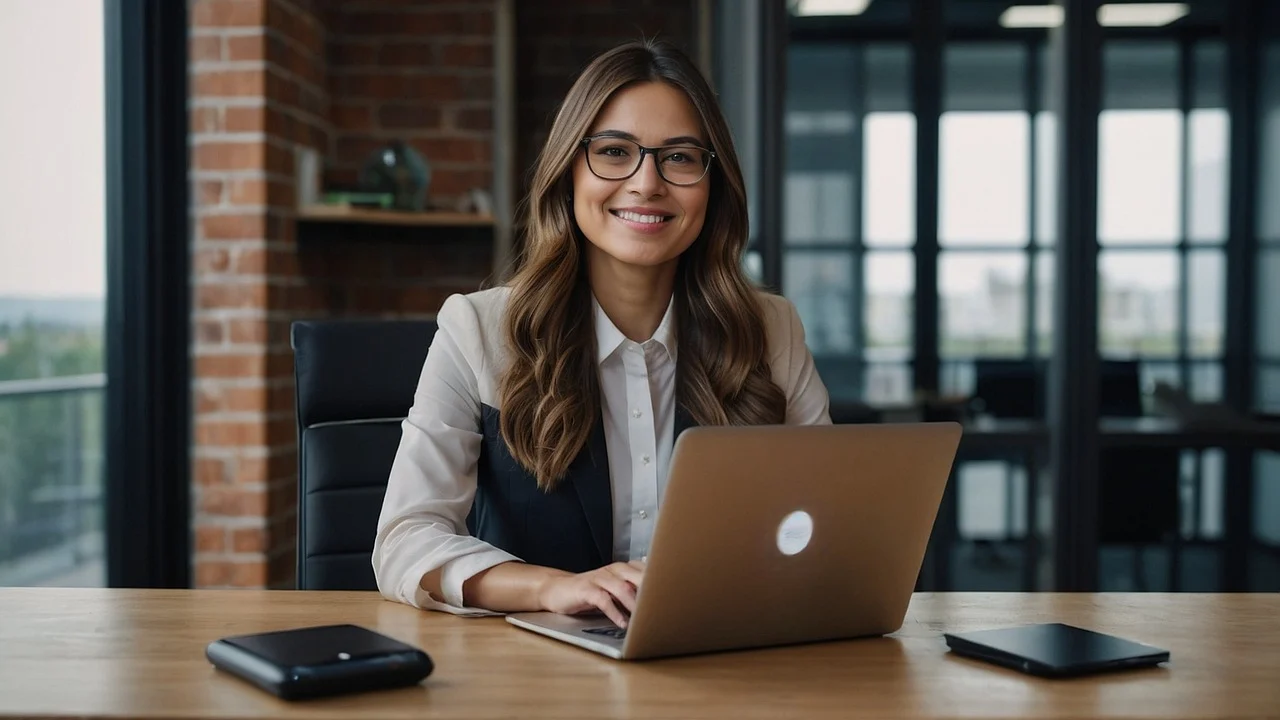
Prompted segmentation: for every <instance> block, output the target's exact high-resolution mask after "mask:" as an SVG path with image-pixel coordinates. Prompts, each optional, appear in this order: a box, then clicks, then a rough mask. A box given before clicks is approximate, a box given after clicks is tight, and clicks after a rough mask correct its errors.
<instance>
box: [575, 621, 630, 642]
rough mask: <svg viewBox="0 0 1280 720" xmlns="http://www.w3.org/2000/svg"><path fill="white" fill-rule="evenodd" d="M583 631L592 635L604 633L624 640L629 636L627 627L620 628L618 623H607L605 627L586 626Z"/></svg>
mask: <svg viewBox="0 0 1280 720" xmlns="http://www.w3.org/2000/svg"><path fill="white" fill-rule="evenodd" d="M582 632H585V633H591V634H592V635H604V636H606V637H611V638H614V639H616V640H622V639H623V638H625V637H626V636H627V629H626V628H620V627H618V626H617V625H606V626H604V627H593V628H586V629H585V630H583V631H582Z"/></svg>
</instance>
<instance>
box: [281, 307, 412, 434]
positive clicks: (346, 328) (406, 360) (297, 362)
mask: <svg viewBox="0 0 1280 720" xmlns="http://www.w3.org/2000/svg"><path fill="white" fill-rule="evenodd" d="M435 333H436V323H435V321H434V320H325V321H299V322H295V323H293V326H292V328H291V330H290V343H291V345H292V346H293V352H294V378H295V382H296V383H297V385H296V388H295V392H296V403H297V410H298V424H299V425H300V426H301V427H304V428H305V427H309V426H311V425H315V424H316V423H324V422H340V421H347V420H368V419H372V418H390V417H404V416H405V415H406V414H408V412H409V407H410V406H411V405H412V404H413V392H414V388H416V387H417V384H418V379H419V377H420V375H421V374H422V363H423V361H424V360H426V357H427V349H428V348H429V347H430V346H431V340H432V339H433V338H434V337H435Z"/></svg>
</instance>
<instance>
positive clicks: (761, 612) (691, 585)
mask: <svg viewBox="0 0 1280 720" xmlns="http://www.w3.org/2000/svg"><path fill="white" fill-rule="evenodd" d="M960 435H961V428H960V425H958V424H956V423H904V424H867V425H823V426H778V425H773V426H754V427H694V428H690V429H688V430H686V431H685V432H683V433H681V435H680V438H679V440H678V441H677V442H676V445H675V448H674V450H673V454H672V460H671V473H670V476H669V479H668V482H667V491H666V495H665V497H664V499H663V501H662V506H661V510H660V512H659V515H658V522H657V526H656V527H655V529H654V539H653V545H652V547H651V548H650V553H649V557H648V561H647V567H646V569H645V575H644V582H643V584H642V585H641V587H640V591H639V593H638V597H637V601H636V608H635V612H634V613H633V614H632V616H631V618H630V622H629V624H628V627H627V629H626V631H625V632H624V631H622V630H620V629H619V628H617V627H616V626H615V625H613V623H612V622H611V621H609V620H608V619H607V618H605V617H604V616H603V615H592V616H570V615H561V614H556V613H547V612H537V613H516V614H512V615H509V616H507V621H508V622H510V623H511V624H513V625H515V626H517V627H520V628H524V629H526V630H531V631H533V632H536V633H541V634H543V635H546V636H548V637H552V638H555V639H557V640H561V641H564V642H568V643H572V644H574V645H577V646H579V647H582V648H585V649H587V650H591V651H593V652H598V653H601V654H603V655H607V656H609V657H612V658H617V659H621V660H638V659H646V658H655V657H662V656H670V655H687V654H693V653H704V652H713V651H724V650H738V649H746V648H758V647H767V646H774V645H785V644H796V643H805V642H815V641H823V640H836V639H845V638H857V637H870V636H879V635H884V634H887V633H891V632H894V631H895V630H897V629H898V628H900V627H901V626H902V622H903V619H904V618H905V617H906V612H907V604H908V603H909V602H910V600H911V594H912V592H913V590H914V588H915V584H916V578H917V576H918V575H919V573H920V567H921V563H922V562H923V561H924V553H925V547H926V545H927V544H928V542H929V535H930V533H931V531H932V528H933V522H934V518H935V517H936V516H937V512H938V506H939V505H940V503H941V501H942V494H943V490H944V488H945V487H946V484H947V478H948V477H949V476H950V474H951V467H952V463H953V462H954V460H955V455H956V449H957V447H958V445H959V442H960Z"/></svg>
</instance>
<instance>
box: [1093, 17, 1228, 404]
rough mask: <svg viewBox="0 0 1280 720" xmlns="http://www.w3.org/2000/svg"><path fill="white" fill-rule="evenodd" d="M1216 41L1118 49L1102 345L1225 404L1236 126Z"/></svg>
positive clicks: (1106, 59)
mask: <svg viewBox="0 0 1280 720" xmlns="http://www.w3.org/2000/svg"><path fill="white" fill-rule="evenodd" d="M1225 73H1226V49H1225V47H1224V45H1223V44H1222V43H1221V42H1220V41H1216V40H1211V41H1200V42H1196V43H1194V44H1179V43H1176V42H1174V41H1138V40H1113V41H1109V42H1107V44H1106V45H1105V46H1104V48H1103V110H1102V113H1101V115H1100V117H1099V119H1098V242H1099V244H1100V246H1101V249H1100V251H1099V255H1098V273H1099V277H1098V293H1099V297H1098V313H1099V315H1098V335H1099V337H1098V340H1099V352H1100V353H1101V354H1102V356H1103V357H1104V358H1135V359H1138V360H1140V361H1141V362H1142V364H1143V368H1142V369H1143V372H1142V375H1143V378H1144V391H1145V392H1150V391H1151V390H1152V388H1153V385H1154V383H1156V382H1166V383H1168V384H1170V385H1172V386H1175V387H1179V388H1182V389H1183V390H1184V391H1185V392H1187V393H1188V395H1190V396H1192V397H1193V398H1194V399H1197V400H1204V401H1216V400H1220V399H1221V397H1222V381H1221V374H1222V369H1221V361H1222V353H1223V335H1224V332H1225V306H1226V303H1225V297H1226V296H1225V292H1226V286H1225V282H1226V256H1225V253H1224V249H1223V243H1224V242H1225V240H1226V234H1227V233H1226V228H1227V224H1226V221H1227V212H1226V208H1227V193H1228V187H1227V179H1228V166H1227V161H1228V156H1227V144H1228V138H1229V132H1230V127H1229V119H1228V116H1227V112H1226V109H1225V104H1226V102H1225V101H1226V98H1225V96H1224V92H1225V91H1224V90H1223V88H1224V87H1225V80H1226V75H1225Z"/></svg>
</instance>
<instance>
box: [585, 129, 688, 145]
mask: <svg viewBox="0 0 1280 720" xmlns="http://www.w3.org/2000/svg"><path fill="white" fill-rule="evenodd" d="M592 136H593V137H616V138H622V139H623V140H630V141H631V142H633V143H636V144H637V145H643V144H644V143H642V142H640V138H638V137H636V136H635V135H632V134H631V133H629V132H627V131H626V130H601V131H600V132H598V133H592ZM662 144H663V145H702V144H703V142H702V140H700V139H699V138H696V137H693V136H692V135H677V136H676V137H670V138H667V139H666V140H663V141H662Z"/></svg>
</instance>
